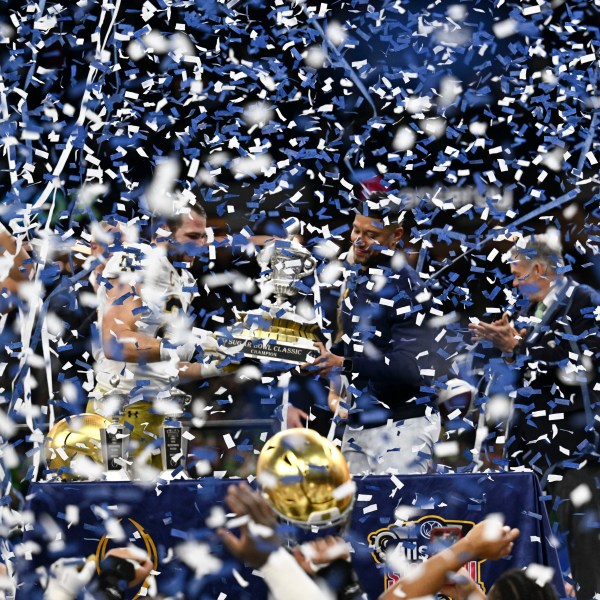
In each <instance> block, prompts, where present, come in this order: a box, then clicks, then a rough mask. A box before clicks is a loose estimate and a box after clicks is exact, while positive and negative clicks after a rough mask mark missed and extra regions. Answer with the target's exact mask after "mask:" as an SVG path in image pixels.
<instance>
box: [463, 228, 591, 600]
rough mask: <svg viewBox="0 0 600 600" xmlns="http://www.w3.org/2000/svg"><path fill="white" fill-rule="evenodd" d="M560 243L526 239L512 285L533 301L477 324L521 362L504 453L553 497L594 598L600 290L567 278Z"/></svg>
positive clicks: (516, 366)
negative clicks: (537, 477)
mask: <svg viewBox="0 0 600 600" xmlns="http://www.w3.org/2000/svg"><path fill="white" fill-rule="evenodd" d="M562 266H563V263H562V256H561V248H560V244H559V243H558V242H556V241H554V240H553V239H552V238H549V237H548V236H545V235H537V236H529V237H528V238H524V239H522V240H520V242H519V243H517V245H516V246H515V247H514V248H513V250H512V252H511V272H512V274H513V276H514V280H513V286H514V287H515V288H517V289H518V290H519V292H520V293H521V294H522V296H523V299H524V301H525V303H524V306H523V309H522V311H521V312H520V314H519V316H518V317H517V318H516V319H515V322H514V324H513V323H511V322H510V320H509V317H508V315H507V314H504V316H503V317H502V319H500V320H498V321H495V322H493V323H483V322H479V323H476V324H472V325H471V331H472V332H473V334H474V339H476V340H482V341H483V344H484V345H485V344H486V343H487V344H488V345H489V344H490V342H491V344H492V345H493V346H494V348H496V349H497V350H499V351H500V352H501V353H502V354H501V356H502V359H503V360H504V362H505V364H506V366H507V367H508V368H512V369H513V373H514V374H515V378H514V381H515V383H516V389H512V390H507V391H508V392H509V396H511V397H512V398H514V404H513V410H512V415H511V417H510V419H509V423H508V428H507V435H506V442H505V454H506V458H507V460H508V464H509V466H510V467H511V468H515V469H519V468H523V467H530V468H532V469H533V470H534V471H536V472H537V473H538V474H539V475H540V476H542V477H543V483H546V482H547V484H548V485H547V489H548V491H549V492H550V493H551V494H552V495H553V496H554V504H553V506H552V508H553V509H554V510H556V512H557V517H558V522H559V527H560V530H561V531H562V533H563V534H565V535H566V537H567V542H568V550H569V557H570V562H571V569H572V573H573V576H574V579H575V581H576V582H577V583H578V584H579V586H580V589H579V591H578V595H577V597H578V598H579V599H585V600H589V599H590V598H592V597H593V596H594V593H600V570H599V569H598V568H597V564H596V565H595V566H594V565H593V564H592V562H596V561H597V556H598V555H599V552H600V540H599V537H600V525H599V518H598V517H599V515H600V492H599V490H598V481H599V479H598V478H599V477H600V465H599V462H598V454H597V451H598V438H599V435H598V434H599V431H600V422H599V419H600V417H598V415H600V383H599V377H598V361H599V356H600V342H599V337H598V318H599V316H600V308H599V306H600V294H599V293H598V292H597V291H596V290H594V289H592V288H590V287H589V286H587V285H580V284H578V283H577V282H575V281H573V280H571V279H569V278H567V277H564V276H563V275H562V274H561V273H562V271H563V268H562Z"/></svg>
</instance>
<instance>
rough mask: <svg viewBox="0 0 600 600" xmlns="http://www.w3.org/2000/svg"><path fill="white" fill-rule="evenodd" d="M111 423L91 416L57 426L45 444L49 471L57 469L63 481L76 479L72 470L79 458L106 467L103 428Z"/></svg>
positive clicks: (77, 416)
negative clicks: (102, 436)
mask: <svg viewBox="0 0 600 600" xmlns="http://www.w3.org/2000/svg"><path fill="white" fill-rule="evenodd" d="M110 423H111V421H110V420H108V419H105V418H104V417H102V416H100V415H96V414H92V413H84V414H81V415H75V416H72V417H67V418H65V419H61V420H60V421H58V422H57V423H55V425H54V427H52V429H50V431H49V432H48V435H47V436H46V440H45V442H44V448H45V454H46V464H47V465H48V468H49V469H52V470H54V469H56V471H57V472H58V474H59V475H60V476H61V477H62V478H63V479H73V475H72V473H71V472H70V467H71V460H72V459H73V458H74V457H75V456H76V455H77V456H87V457H89V458H90V459H92V460H93V461H94V462H96V463H98V464H103V460H102V447H101V443H100V429H102V428H105V427H108V425H110Z"/></svg>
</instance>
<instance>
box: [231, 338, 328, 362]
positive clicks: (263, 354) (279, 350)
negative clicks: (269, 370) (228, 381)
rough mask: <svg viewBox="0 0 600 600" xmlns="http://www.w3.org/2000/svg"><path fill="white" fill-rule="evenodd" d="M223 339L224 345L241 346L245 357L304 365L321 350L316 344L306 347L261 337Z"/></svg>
mask: <svg viewBox="0 0 600 600" xmlns="http://www.w3.org/2000/svg"><path fill="white" fill-rule="evenodd" d="M221 340H222V341H221V343H222V344H223V346H225V347H227V348H231V347H234V346H236V347H238V346H239V351H240V352H242V353H243V354H244V358H256V359H259V360H260V359H267V360H275V361H279V362H285V363H290V364H298V365H302V364H305V363H307V362H312V361H311V358H313V359H314V358H316V357H317V356H319V352H318V350H316V349H315V348H314V346H311V347H309V348H305V347H302V346H299V345H297V344H289V343H287V344H286V343H283V342H278V341H276V340H268V339H261V338H255V339H248V338H243V337H223V338H221Z"/></svg>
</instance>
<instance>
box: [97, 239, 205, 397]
mask: <svg viewBox="0 0 600 600" xmlns="http://www.w3.org/2000/svg"><path fill="white" fill-rule="evenodd" d="M111 280H119V281H120V282H121V283H122V284H125V285H126V286H131V287H132V288H133V289H134V290H135V293H136V296H137V297H139V298H140V299H141V301H142V306H141V307H140V309H139V310H137V311H136V317H137V319H136V326H137V331H138V332H139V333H141V334H144V335H147V336H150V337H154V338H164V339H169V340H172V341H173V342H175V343H183V342H185V341H186V336H189V334H190V332H191V329H192V323H191V320H190V317H189V316H188V315H187V311H188V309H189V307H190V303H191V301H192V298H193V297H194V295H195V289H196V282H195V280H194V278H193V277H192V274H191V273H190V272H189V271H187V270H185V269H179V270H178V269H176V268H175V267H174V266H173V265H172V264H171V262H170V261H169V259H168V258H167V256H166V254H165V249H164V248H162V247H157V246H150V245H147V244H128V245H127V247H126V249H125V250H124V251H121V252H116V253H115V254H113V255H112V256H111V257H110V259H109V260H108V262H107V263H106V266H105V268H104V271H103V273H102V278H101V279H100V285H99V287H98V292H97V294H98V330H99V332H100V337H101V338H102V334H101V332H102V325H103V318H104V313H105V311H106V309H107V291H106V290H107V286H109V285H111V283H110V282H111ZM115 343H118V342H116V341H115ZM94 357H95V359H96V364H95V367H94V371H95V374H96V389H95V394H94V395H95V396H97V397H98V396H102V395H104V394H106V393H107V392H116V393H123V394H129V393H130V392H131V391H132V390H134V392H135V393H134V397H136V398H138V396H139V394H144V395H146V393H154V392H156V391H157V390H158V391H162V390H167V389H170V388H173V387H174V386H176V385H177V382H178V369H177V361H176V360H173V361H166V362H164V361H160V362H148V363H141V364H140V363H131V362H124V361H117V360H111V359H109V358H106V356H105V354H104V351H103V348H102V346H101V345H100V347H99V348H96V349H95V352H94ZM138 392H139V394H138ZM138 399H139V398H138Z"/></svg>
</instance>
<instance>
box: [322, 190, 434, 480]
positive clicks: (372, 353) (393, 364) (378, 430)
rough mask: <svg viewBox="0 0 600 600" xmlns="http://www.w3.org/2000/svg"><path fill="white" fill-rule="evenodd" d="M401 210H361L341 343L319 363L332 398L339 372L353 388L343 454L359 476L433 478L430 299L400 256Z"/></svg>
mask: <svg viewBox="0 0 600 600" xmlns="http://www.w3.org/2000/svg"><path fill="white" fill-rule="evenodd" d="M398 209H399V204H396V203H395V202H394V198H393V197H392V196H388V195H386V194H383V193H379V192H378V193H375V194H372V195H371V196H370V197H369V199H368V200H366V201H365V202H363V203H362V210H361V213H360V214H357V215H356V216H355V218H354V223H353V226H352V233H351V242H352V248H351V252H350V255H353V261H352V262H353V263H354V264H353V265H351V266H350V273H349V276H348V278H347V280H346V285H345V288H344V289H343V292H342V297H341V299H340V300H341V301H340V307H339V309H340V313H341V314H340V316H341V328H340V331H339V335H338V340H339V341H338V342H337V343H336V344H335V345H334V346H333V347H332V350H331V352H328V351H326V350H325V348H324V347H323V348H322V349H321V356H320V357H319V358H318V359H317V361H316V363H315V366H316V368H317V369H318V371H319V373H320V374H321V375H329V376H330V378H331V382H332V395H335V392H336V390H335V382H336V380H337V379H339V374H340V373H341V374H344V375H346V377H347V379H348V381H349V386H348V390H347V392H348V393H347V396H346V398H345V402H344V399H342V406H344V404H345V406H347V407H349V411H348V424H347V426H346V430H345V433H344V436H343V441H342V451H343V453H344V456H345V457H346V459H347V460H348V463H349V465H350V470H351V472H352V473H353V474H361V473H374V474H383V473H424V472H427V470H428V469H429V467H430V465H431V458H432V450H433V444H434V443H435V442H436V441H437V439H438V438H439V433H440V419H439V414H438V412H437V409H436V408H435V403H434V400H433V398H432V394H431V388H430V387H429V386H428V380H429V379H430V377H431V376H432V375H433V370H432V369H431V368H429V367H430V363H431V361H432V359H433V350H432V344H433V339H434V336H435V333H434V331H433V330H432V329H431V328H430V327H429V326H428V320H427V317H428V313H429V302H428V300H429V298H430V294H429V293H428V292H427V290H425V289H424V287H423V283H422V281H421V280H420V279H419V277H418V275H417V274H416V272H415V271H414V270H413V269H412V268H411V267H410V266H409V265H408V264H407V263H406V258H405V257H404V255H403V254H402V253H400V252H398V251H397V250H396V247H397V245H398V242H399V241H400V238H401V237H402V233H403V229H402V221H401V213H400V211H399V210H398ZM337 392H339V390H337ZM330 399H331V395H330ZM330 406H331V407H332V409H334V408H335V404H332V403H331V402H330ZM339 411H340V409H339V408H338V412H339ZM342 411H343V412H345V411H344V410H343V409H342Z"/></svg>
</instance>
